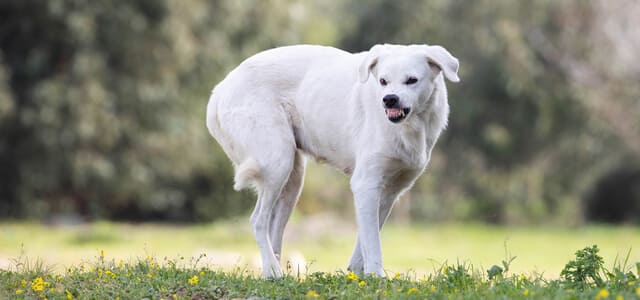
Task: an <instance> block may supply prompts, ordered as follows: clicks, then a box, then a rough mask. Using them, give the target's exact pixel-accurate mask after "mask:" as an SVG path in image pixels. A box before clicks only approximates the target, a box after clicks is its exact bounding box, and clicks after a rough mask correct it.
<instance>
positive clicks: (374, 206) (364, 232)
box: [351, 172, 384, 276]
mask: <svg viewBox="0 0 640 300" xmlns="http://www.w3.org/2000/svg"><path fill="white" fill-rule="evenodd" d="M369 176H370V175H369ZM369 176H367V177H364V176H359V174H357V172H355V173H354V176H353V177H352V178H351V190H352V191H353V196H354V201H355V210H356V221H357V223H358V240H359V242H360V244H361V247H360V248H361V251H362V257H363V259H364V273H365V274H372V273H373V274H376V275H378V276H384V270H383V268H382V247H381V244H380V231H379V230H378V228H379V212H378V210H379V208H378V207H379V203H380V194H381V186H382V185H381V184H379V183H378V182H377V180H372V179H371V177H369Z"/></svg>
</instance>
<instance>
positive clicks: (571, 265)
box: [560, 245, 604, 286]
mask: <svg viewBox="0 0 640 300" xmlns="http://www.w3.org/2000/svg"><path fill="white" fill-rule="evenodd" d="M599 251H600V250H599V249H598V246H597V245H593V246H591V247H586V248H584V249H582V250H578V251H576V259H575V260H572V261H569V262H568V263H567V265H566V266H565V267H564V269H562V272H561V273H560V276H561V277H562V279H564V280H565V282H566V283H567V284H569V285H572V286H584V285H590V284H595V286H602V285H603V284H604V279H603V276H602V274H603V272H604V270H603V267H604V260H603V259H602V257H601V256H599V255H598V252H599Z"/></svg>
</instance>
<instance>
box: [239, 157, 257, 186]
mask: <svg viewBox="0 0 640 300" xmlns="http://www.w3.org/2000/svg"><path fill="white" fill-rule="evenodd" d="M233 180H234V181H235V184H234V185H233V189H234V190H236V191H240V190H242V189H246V188H249V187H256V186H257V185H258V184H259V182H260V166H259V165H258V162H257V161H256V160H255V159H253V158H252V157H249V158H247V159H246V160H245V161H243V162H242V163H241V164H240V165H238V167H236V175H235V177H234V178H233Z"/></svg>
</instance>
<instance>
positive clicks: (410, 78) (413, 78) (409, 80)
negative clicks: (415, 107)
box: [404, 77, 418, 84]
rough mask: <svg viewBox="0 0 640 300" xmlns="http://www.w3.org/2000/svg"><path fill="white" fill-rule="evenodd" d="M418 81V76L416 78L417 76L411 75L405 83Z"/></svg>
mask: <svg viewBox="0 0 640 300" xmlns="http://www.w3.org/2000/svg"><path fill="white" fill-rule="evenodd" d="M416 82H418V78H415V77H409V79H407V81H405V82H404V83H405V84H414V83H416Z"/></svg>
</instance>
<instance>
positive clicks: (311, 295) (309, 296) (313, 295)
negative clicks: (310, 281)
mask: <svg viewBox="0 0 640 300" xmlns="http://www.w3.org/2000/svg"><path fill="white" fill-rule="evenodd" d="M305 297H306V298H307V299H313V298H320V295H319V294H318V293H316V291H314V290H309V291H308V292H307V295H306V296H305Z"/></svg>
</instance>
